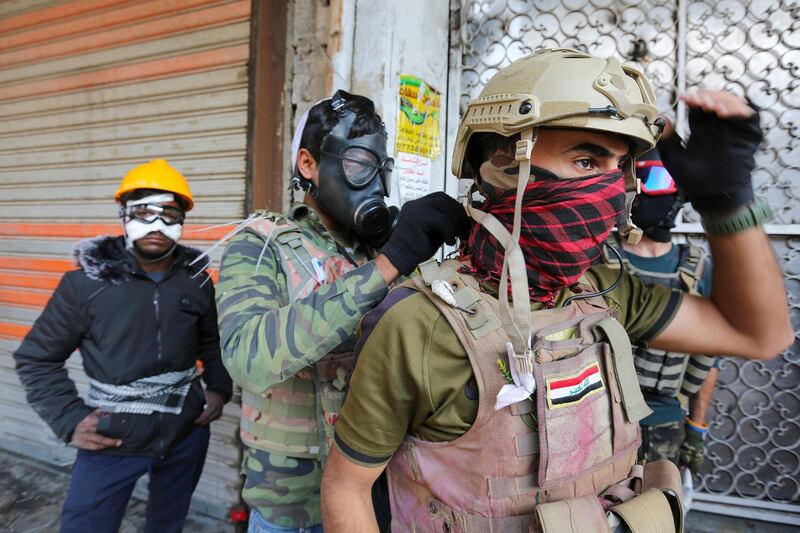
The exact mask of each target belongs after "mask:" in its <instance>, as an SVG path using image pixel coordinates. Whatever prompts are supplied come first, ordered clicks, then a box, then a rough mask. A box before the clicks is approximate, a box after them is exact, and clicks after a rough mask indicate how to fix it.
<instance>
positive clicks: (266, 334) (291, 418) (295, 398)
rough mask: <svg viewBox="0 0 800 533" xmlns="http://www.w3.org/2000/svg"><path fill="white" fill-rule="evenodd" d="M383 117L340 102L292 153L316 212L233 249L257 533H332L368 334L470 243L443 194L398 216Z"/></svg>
mask: <svg viewBox="0 0 800 533" xmlns="http://www.w3.org/2000/svg"><path fill="white" fill-rule="evenodd" d="M386 139H387V134H386V130H385V128H384V125H383V122H382V121H381V118H380V116H378V114H377V113H375V109H374V105H373V103H372V102H371V101H370V100H369V99H368V98H365V97H363V96H358V95H353V94H349V93H346V92H344V91H338V92H337V93H336V94H334V95H333V97H332V98H330V99H325V100H323V101H321V102H319V103H317V104H315V105H314V106H312V107H311V108H310V109H309V111H308V113H307V114H306V115H304V116H303V118H302V119H301V121H300V124H299V126H298V128H297V131H296V133H295V135H294V138H293V140H292V161H293V164H294V167H295V168H294V175H293V178H292V185H293V186H294V188H295V190H298V191H301V192H303V193H305V194H304V197H303V202H302V203H296V204H294V205H292V207H291V208H290V210H289V212H288V213H285V214H276V213H256V214H255V215H253V216H251V217H249V218H248V219H247V220H245V221H243V222H242V224H240V225H239V227H238V228H237V229H236V231H237V232H238V233H237V234H236V236H234V237H233V238H232V239H231V240H230V241H229V243H228V244H227V247H226V250H225V253H224V255H223V258H222V265H221V269H220V278H219V287H218V306H219V324H220V335H221V341H222V350H223V361H224V363H225V365H226V367H227V368H228V370H229V371H230V372H231V376H233V379H234V381H236V382H237V383H238V384H239V385H241V387H242V419H241V438H242V441H243V442H244V444H245V452H244V459H243V470H244V472H245V476H246V480H245V485H244V489H243V491H242V496H243V498H244V500H245V502H246V503H247V504H248V505H249V506H250V522H249V524H250V531H321V525H320V524H321V521H322V519H321V513H320V501H319V498H320V494H319V488H320V479H321V476H322V466H323V463H324V461H325V458H326V456H327V453H328V451H329V449H330V446H331V443H332V437H333V425H334V423H335V422H336V418H337V416H338V411H339V407H340V406H341V403H342V401H343V400H344V395H345V389H346V386H347V382H348V378H349V374H350V371H351V369H352V368H353V365H354V360H353V356H352V352H353V348H354V346H355V342H356V338H355V331H356V327H357V325H358V323H359V321H360V320H361V317H362V316H363V315H364V313H365V312H367V311H368V310H370V309H372V308H373V307H374V306H375V305H377V304H378V302H380V301H381V300H382V299H383V297H384V296H385V295H386V293H387V291H388V284H390V283H391V282H393V281H394V280H395V278H397V277H398V275H399V274H403V275H407V274H409V273H411V271H412V270H414V269H415V268H416V266H417V264H418V263H419V262H421V261H424V260H426V259H428V258H430V257H431V256H432V255H433V253H434V252H435V251H436V250H437V249H438V248H439V247H440V246H441V245H442V244H443V243H449V244H454V243H455V241H456V238H457V237H459V236H465V235H466V229H467V219H466V215H465V213H464V210H463V208H462V207H461V206H460V204H458V202H456V201H455V200H453V199H452V198H450V197H448V196H447V195H445V194H443V193H436V194H432V195H429V196H426V197H423V198H420V199H418V200H414V201H412V202H408V203H406V204H405V205H404V206H403V208H402V210H401V211H400V212H399V213H398V212H397V210H396V209H395V208H391V207H388V206H387V205H386V203H385V200H386V197H387V196H388V195H389V184H390V182H391V180H390V178H391V170H392V162H393V161H392V159H391V158H390V157H389V156H388V154H387V151H386Z"/></svg>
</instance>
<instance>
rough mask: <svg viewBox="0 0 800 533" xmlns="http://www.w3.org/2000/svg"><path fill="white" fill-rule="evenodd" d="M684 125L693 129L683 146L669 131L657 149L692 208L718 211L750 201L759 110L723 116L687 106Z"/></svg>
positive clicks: (759, 130)
mask: <svg viewBox="0 0 800 533" xmlns="http://www.w3.org/2000/svg"><path fill="white" fill-rule="evenodd" d="M750 105H751V107H752V104H750ZM689 127H690V128H691V130H692V134H691V137H689V142H688V143H686V147H685V148H684V147H683V145H682V144H681V139H680V137H679V136H678V135H677V134H676V133H673V134H672V135H671V136H669V137H668V138H666V139H662V140H661V141H660V142H659V143H658V150H659V152H660V153H661V159H662V161H663V162H664V166H665V167H666V168H667V170H668V171H669V173H670V174H671V175H672V177H673V179H674V180H675V182H676V183H677V184H678V186H679V187H681V188H682V189H683V190H684V191H686V194H687V195H688V196H689V200H690V201H691V202H692V205H693V206H694V207H695V209H697V210H698V211H700V212H703V213H713V212H723V211H730V210H733V209H736V208H737V207H741V206H744V205H747V204H749V203H750V202H752V201H753V184H752V181H751V174H752V172H753V169H754V168H755V166H756V164H755V158H754V154H755V152H756V150H757V149H758V145H759V143H760V142H761V140H762V139H763V134H762V132H761V126H760V125H759V120H758V111H756V112H755V113H753V114H752V115H751V116H750V117H749V118H727V119H723V118H719V117H718V116H717V115H716V114H714V113H713V112H706V111H703V110H702V109H700V108H698V107H691V108H690V109H689Z"/></svg>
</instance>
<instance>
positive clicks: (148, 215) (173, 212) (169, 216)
mask: <svg viewBox="0 0 800 533" xmlns="http://www.w3.org/2000/svg"><path fill="white" fill-rule="evenodd" d="M119 216H120V217H125V218H129V219H133V220H138V221H140V222H144V223H145V224H152V223H153V222H155V221H156V220H158V219H161V221H162V222H163V223H164V224H166V225H167V226H172V225H174V224H183V221H184V220H185V219H186V212H185V211H184V210H183V209H180V208H178V207H172V206H169V205H158V204H137V205H128V206H125V207H121V208H120V210H119Z"/></svg>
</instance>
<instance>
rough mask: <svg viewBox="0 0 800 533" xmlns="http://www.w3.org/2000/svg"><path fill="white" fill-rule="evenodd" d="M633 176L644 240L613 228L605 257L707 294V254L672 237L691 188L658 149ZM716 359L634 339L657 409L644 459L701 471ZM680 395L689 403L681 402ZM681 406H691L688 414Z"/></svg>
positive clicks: (654, 279) (653, 279)
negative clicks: (637, 185) (682, 184)
mask: <svg viewBox="0 0 800 533" xmlns="http://www.w3.org/2000/svg"><path fill="white" fill-rule="evenodd" d="M636 176H637V177H638V178H639V180H640V182H641V184H642V185H641V193H640V194H639V195H638V196H637V197H636V200H635V201H634V203H633V208H632V209H631V220H632V221H633V222H634V224H636V225H637V226H638V227H639V228H641V230H642V231H643V235H642V239H641V241H639V242H638V243H636V244H632V243H629V242H628V241H627V240H626V239H623V238H622V237H620V236H619V234H614V236H613V237H612V238H611V239H609V241H608V242H609V246H607V247H606V248H605V249H604V253H603V260H604V261H605V263H606V264H607V265H608V266H609V268H612V269H618V268H619V267H620V264H622V265H624V268H625V270H626V271H627V272H629V273H630V274H632V275H634V276H636V277H638V278H639V279H641V280H643V281H644V282H645V283H650V284H661V285H666V286H668V287H672V288H673V289H677V290H680V291H684V292H688V293H690V294H699V295H700V296H704V297H708V295H709V293H710V292H711V261H710V259H709V257H708V254H707V253H706V252H705V250H703V249H702V248H700V247H699V246H697V245H695V244H692V243H684V244H674V243H673V242H672V232H671V230H672V228H674V227H675V219H676V218H677V216H678V213H679V212H680V210H681V207H683V205H684V203H685V202H686V194H685V193H684V192H683V191H681V190H679V189H678V186H677V184H676V183H675V180H674V179H673V178H672V176H671V175H670V174H669V171H667V169H666V168H664V164H663V162H662V161H661V155H660V154H659V153H658V150H651V151H649V152H647V153H646V154H644V155H643V156H641V157H640V158H638V159H637V160H636ZM620 258H621V259H622V263H620V262H619V259H620ZM718 361H719V359H717V358H714V357H709V356H706V355H698V354H685V353H676V352H667V351H664V350H657V349H654V348H650V347H647V346H634V365H635V367H636V375H637V376H638V378H639V385H641V388H642V392H643V393H644V399H645V401H646V402H647V405H648V407H650V408H651V409H652V410H653V412H652V413H651V414H650V415H649V416H647V417H646V418H644V419H642V421H641V427H642V446H641V447H640V448H639V459H640V460H642V459H644V460H647V461H657V460H660V459H668V460H670V461H672V462H673V463H675V464H677V465H679V466H681V467H688V468H689V469H690V470H692V471H693V472H698V471H699V470H700V467H701V466H702V464H703V440H704V439H705V435H706V432H707V430H708V425H707V424H706V412H707V410H708V402H709V400H710V399H711V395H712V394H713V391H714V385H715V383H716V375H717V368H716V365H717V362H718ZM682 402H684V403H685V404H686V405H685V406H682V405H681V404H682ZM684 410H686V411H688V413H687V414H684Z"/></svg>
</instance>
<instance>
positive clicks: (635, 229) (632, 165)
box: [617, 157, 643, 245]
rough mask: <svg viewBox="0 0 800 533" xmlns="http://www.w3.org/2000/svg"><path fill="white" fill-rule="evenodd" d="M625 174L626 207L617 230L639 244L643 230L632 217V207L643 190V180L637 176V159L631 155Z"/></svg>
mask: <svg viewBox="0 0 800 533" xmlns="http://www.w3.org/2000/svg"><path fill="white" fill-rule="evenodd" d="M623 174H624V175H625V209H623V210H622V212H621V213H620V214H619V216H618V217H617V231H619V234H620V236H621V237H623V238H624V239H625V240H627V241H628V243H630V244H634V245H636V244H639V241H641V240H642V233H643V232H642V230H641V228H639V226H637V225H636V224H634V222H633V220H632V219H631V209H633V201H634V200H636V195H637V194H641V192H642V180H640V179H639V178H637V177H636V160H635V158H633V157H631V158H630V159H629V160H628V164H627V165H626V167H625V168H624V169H623Z"/></svg>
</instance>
